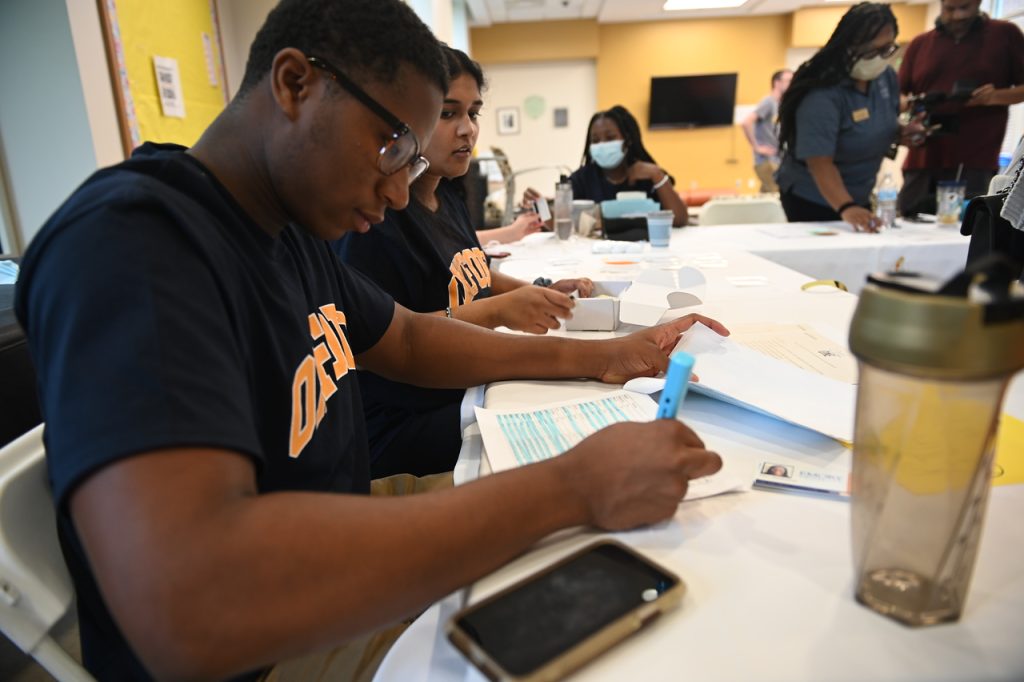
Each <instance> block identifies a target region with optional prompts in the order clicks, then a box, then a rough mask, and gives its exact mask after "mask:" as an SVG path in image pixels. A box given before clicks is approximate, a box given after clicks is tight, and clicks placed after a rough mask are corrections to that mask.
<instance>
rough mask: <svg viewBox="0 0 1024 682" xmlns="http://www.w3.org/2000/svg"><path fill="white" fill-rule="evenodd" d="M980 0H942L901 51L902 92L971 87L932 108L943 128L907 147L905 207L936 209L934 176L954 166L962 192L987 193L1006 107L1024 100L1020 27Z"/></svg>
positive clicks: (951, 173) (950, 173) (942, 176)
mask: <svg viewBox="0 0 1024 682" xmlns="http://www.w3.org/2000/svg"><path fill="white" fill-rule="evenodd" d="M980 4H981V0H942V10H941V13H940V15H939V18H938V20H937V21H936V22H935V29H934V30H931V31H928V32H926V33H922V34H921V35H919V36H917V37H916V38H914V40H913V41H912V42H911V43H910V45H909V46H908V47H907V51H906V54H905V55H904V57H903V64H902V66H901V67H900V74H899V75H900V91H901V92H903V93H904V94H908V95H918V94H928V93H941V94H945V95H950V94H955V93H956V92H957V91H963V90H965V89H966V90H967V91H968V92H970V97H969V99H968V100H967V101H966V102H963V101H962V100H961V101H960V102H952V101H951V102H947V103H946V104H944V105H942V106H940V107H939V108H938V109H935V110H933V118H934V119H941V120H942V121H943V128H944V130H942V129H940V130H939V131H938V132H937V133H936V134H935V135H934V136H932V137H931V138H929V139H928V141H927V142H926V143H925V144H924V145H922V146H920V147H916V148H911V149H910V154H909V155H908V156H907V161H906V163H905V164H904V165H903V178H904V182H903V189H902V191H901V192H900V197H899V209H900V212H901V213H902V214H904V215H912V214H914V213H935V183H936V181H938V180H952V179H954V178H955V177H956V176H957V173H958V172H959V173H960V178H961V179H962V180H964V181H966V183H967V196H968V197H973V196H978V195H980V194H985V193H986V192H987V190H988V183H989V180H991V178H992V176H993V175H994V174H995V172H996V171H997V170H998V159H999V148H1000V145H1001V144H1002V141H1003V136H1004V135H1005V134H1006V119H1007V108H1008V107H1009V105H1011V104H1016V103H1018V102H1022V101H1024V34H1021V31H1020V29H1019V28H1018V27H1017V26H1016V25H1014V24H1011V23H1010V22H1007V21H997V20H995V19H990V18H988V16H986V15H985V14H983V13H981V12H979V6H980Z"/></svg>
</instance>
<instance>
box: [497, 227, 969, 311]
mask: <svg viewBox="0 0 1024 682" xmlns="http://www.w3.org/2000/svg"><path fill="white" fill-rule="evenodd" d="M900 225H901V227H899V228H897V229H892V230H888V231H886V232H880V233H877V234H870V233H866V232H854V231H853V228H852V227H850V226H849V225H848V224H846V223H843V222H826V223H781V224H764V225H712V226H708V227H700V226H696V227H686V228H683V229H675V230H673V231H672V242H671V244H670V246H669V248H668V252H671V253H674V254H677V255H681V256H686V255H692V254H699V253H709V252H716V251H747V252H750V253H753V254H755V255H758V256H761V257H763V258H766V259H768V260H770V261H772V262H773V263H778V264H779V265H783V266H785V267H787V268H790V269H792V270H796V271H797V272H800V273H802V274H804V275H807V276H808V277H810V278H812V279H834V280H839V281H840V282H843V284H845V285H846V286H847V287H848V288H849V290H850V292H852V293H854V294H856V293H859V292H860V290H861V288H862V287H863V285H864V281H865V279H866V277H867V276H868V275H869V274H871V273H873V272H879V271H885V270H890V269H892V268H893V267H895V266H896V264H897V263H900V267H901V269H903V270H905V271H913V272H920V273H923V274H926V275H928V276H930V277H934V278H936V279H946V278H948V277H949V276H950V275H952V274H955V273H956V272H958V271H959V270H961V269H963V267H964V264H965V263H966V262H967V247H968V244H969V242H970V238H969V237H965V236H963V235H961V234H960V232H959V231H958V230H957V229H956V228H955V227H939V226H936V225H934V224H918V223H911V222H906V221H900ZM553 240H554V236H553V235H551V234H550V233H543V234H537V235H531V236H530V237H527V238H526V239H525V240H524V241H523V242H519V243H516V244H510V245H505V247H503V248H505V249H506V250H508V251H510V252H511V253H512V257H513V258H530V257H531V256H532V255H533V254H535V253H537V252H544V253H549V252H550V251H551V250H552V249H551V242H552V241H553ZM591 244H592V240H586V239H580V240H575V241H574V242H572V244H570V245H569V246H568V247H566V248H565V249H563V251H564V250H566V249H567V250H568V251H570V252H582V251H587V250H589V248H590V246H591ZM656 251H657V252H664V251H665V250H664V249H658V250H656ZM901 259H902V260H901ZM557 270H558V272H557V273H556V274H564V273H565V272H567V269H566V268H557ZM548 276H551V275H548Z"/></svg>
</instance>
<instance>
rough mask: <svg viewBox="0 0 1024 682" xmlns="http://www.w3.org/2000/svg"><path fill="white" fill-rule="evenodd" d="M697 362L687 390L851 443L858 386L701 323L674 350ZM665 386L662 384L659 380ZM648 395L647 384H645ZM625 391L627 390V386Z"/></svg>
mask: <svg viewBox="0 0 1024 682" xmlns="http://www.w3.org/2000/svg"><path fill="white" fill-rule="evenodd" d="M675 350H685V351H686V352H687V353H690V354H691V355H693V356H694V357H696V358H697V363H696V365H695V366H694V371H695V373H696V374H697V375H698V376H700V381H699V382H694V383H691V384H690V390H691V391H696V392H699V393H702V394H704V395H707V396H710V397H712V398H717V399H719V400H724V401H726V402H729V403H732V404H734V405H739V406H741V407H745V408H747V409H749V410H753V411H755V412H759V413H761V414H766V415H770V416H772V417H775V418H776V419H781V420H783V421H786V422H789V423H791V424H796V425H797V426H802V427H804V428H807V429H811V430H812V431H817V432H818V433H823V434H825V435H826V436H829V437H831V438H836V439H839V440H841V441H845V442H851V441H853V418H854V411H855V409H856V405H857V387H856V386H855V385H853V384H848V383H844V382H842V381H837V380H835V379H830V378H829V377H826V376H823V375H821V374H815V373H813V372H809V371H805V370H802V369H798V368H797V367H794V366H793V365H791V364H789V363H786V362H782V361H779V360H776V359H774V358H770V357H767V356H766V355H764V354H762V353H760V352H758V351H755V350H751V349H750V348H747V347H745V346H743V345H742V344H740V343H736V342H735V341H732V340H731V339H729V338H728V337H722V336H719V335H718V334H716V333H715V332H713V331H711V330H710V329H708V328H707V327H705V326H704V325H701V324H696V325H694V326H693V327H692V328H691V329H690V330H689V331H687V332H686V333H685V334H684V335H683V337H682V338H681V339H680V341H679V343H678V344H677V345H676V347H675ZM662 381H664V380H662ZM644 385H645V386H644V388H645V389H646V390H647V391H650V390H651V388H652V382H651V380H645V381H644ZM625 388H626V389H627V390H629V389H630V388H631V386H630V383H629V382H627V383H626V386H625Z"/></svg>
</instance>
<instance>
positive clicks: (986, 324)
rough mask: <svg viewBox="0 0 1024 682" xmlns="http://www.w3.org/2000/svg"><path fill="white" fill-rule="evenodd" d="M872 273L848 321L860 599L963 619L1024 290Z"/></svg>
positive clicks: (1015, 355)
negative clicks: (856, 369)
mask: <svg viewBox="0 0 1024 682" xmlns="http://www.w3.org/2000/svg"><path fill="white" fill-rule="evenodd" d="M996 280H998V278H996ZM868 281H869V284H868V285H867V286H865V288H864V290H863V291H862V293H861V298H860V301H859V303H858V305H857V311H856V313H855V314H854V318H853V322H852V325H851V329H850V348H851V350H852V351H853V353H854V354H855V355H856V356H857V359H858V360H859V365H860V382H859V385H858V392H857V417H856V427H855V434H854V451H853V477H852V483H851V493H852V508H851V514H852V537H853V558H854V564H855V571H856V597H857V600H858V601H860V602H861V603H863V604H865V605H866V606H868V607H869V608H871V609H874V610H875V611H877V612H879V613H882V614H884V615H886V616H889V617H891V618H894V619H896V620H898V621H901V622H903V623H906V624H909V625H931V624H934V623H940V622H943V621H948V620H956V619H958V618H959V617H960V614H961V612H962V610H963V606H964V602H965V600H966V597H967V591H968V587H969V585H970V579H971V573H972V570H973V567H974V559H975V555H976V552H977V548H978V541H979V539H980V535H981V528H982V522H983V520H984V517H985V508H986V505H987V503H988V492H989V488H990V486H991V470H992V460H993V457H994V445H995V435H996V426H997V423H998V416H999V410H1000V407H1001V404H1002V399H1003V394H1004V392H1005V390H1006V386H1007V384H1008V383H1009V380H1010V378H1011V377H1012V375H1013V374H1014V373H1015V372H1016V371H1018V370H1019V369H1020V368H1021V367H1024V298H1022V297H1021V294H1020V291H1019V289H1020V288H1019V286H1018V287H1017V288H1016V290H1017V293H1016V294H1014V293H1012V292H1013V290H1014V288H1013V287H1012V286H1011V285H1010V284H1009V277H1006V280H1005V281H999V282H997V283H996V284H993V281H994V280H992V279H989V281H988V284H987V285H986V286H987V287H988V288H987V290H986V291H982V289H981V286H980V285H979V284H975V283H971V278H970V277H969V276H967V275H960V276H958V278H954V280H951V281H950V282H949V283H948V284H946V285H944V286H943V287H941V289H940V288H938V287H936V286H928V285H927V284H926V283H925V282H924V281H922V280H914V279H911V278H907V277H906V276H900V277H896V276H890V277H886V276H874V277H871V278H869V280H868ZM918 287H920V288H918ZM993 292H995V293H994V295H993Z"/></svg>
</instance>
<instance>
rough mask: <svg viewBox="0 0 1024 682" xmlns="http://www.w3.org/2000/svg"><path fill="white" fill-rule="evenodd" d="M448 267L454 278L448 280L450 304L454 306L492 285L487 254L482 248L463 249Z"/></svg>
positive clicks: (472, 297)
mask: <svg viewBox="0 0 1024 682" xmlns="http://www.w3.org/2000/svg"><path fill="white" fill-rule="evenodd" d="M448 269H449V270H451V273H452V279H451V280H450V281H449V282H448V305H450V306H451V307H452V308H458V307H459V306H460V305H462V304H463V303H466V302H468V301H472V300H474V299H475V298H476V296H477V294H479V293H480V290H481V289H486V288H488V287H490V286H491V268H490V266H489V265H487V254H485V253H484V252H483V251H481V250H480V249H477V248H473V249H463V250H462V251H460V252H458V253H457V254H455V255H454V256H453V257H452V262H451V265H449V266H448ZM460 288H461V291H460Z"/></svg>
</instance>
